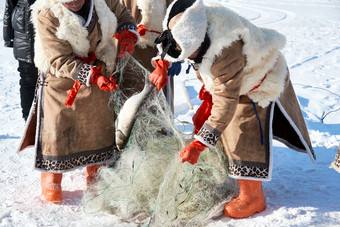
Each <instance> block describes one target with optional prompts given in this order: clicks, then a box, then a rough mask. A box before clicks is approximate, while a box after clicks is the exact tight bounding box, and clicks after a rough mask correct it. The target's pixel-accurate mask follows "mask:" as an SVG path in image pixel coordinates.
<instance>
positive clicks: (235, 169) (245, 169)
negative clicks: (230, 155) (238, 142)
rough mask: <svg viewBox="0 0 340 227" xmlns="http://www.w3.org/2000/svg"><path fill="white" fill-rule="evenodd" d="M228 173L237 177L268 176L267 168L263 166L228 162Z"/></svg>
mask: <svg viewBox="0 0 340 227" xmlns="http://www.w3.org/2000/svg"><path fill="white" fill-rule="evenodd" d="M228 172H229V175H231V176H238V177H254V178H262V179H263V178H268V176H269V169H268V168H265V167H255V166H241V165H236V164H233V163H229V169H228Z"/></svg>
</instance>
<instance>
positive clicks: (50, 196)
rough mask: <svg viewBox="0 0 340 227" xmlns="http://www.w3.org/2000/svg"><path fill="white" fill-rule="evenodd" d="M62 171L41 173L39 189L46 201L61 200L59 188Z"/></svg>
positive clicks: (54, 201)
mask: <svg viewBox="0 0 340 227" xmlns="http://www.w3.org/2000/svg"><path fill="white" fill-rule="evenodd" d="M62 177H63V174H62V173H44V172H42V173H41V190H42V195H43V197H44V199H45V200H46V201H48V202H53V203H60V202H61V201H62V200H63V197H62V190H61V179H62Z"/></svg>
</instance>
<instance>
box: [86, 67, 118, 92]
mask: <svg viewBox="0 0 340 227" xmlns="http://www.w3.org/2000/svg"><path fill="white" fill-rule="evenodd" d="M90 83H91V84H97V85H98V87H99V89H100V90H103V91H113V90H115V89H117V88H118V87H119V86H118V84H116V79H114V78H113V77H112V76H109V77H107V78H106V77H105V76H104V75H103V74H102V67H92V68H91V77H90Z"/></svg>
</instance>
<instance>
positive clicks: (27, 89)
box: [18, 61, 38, 121]
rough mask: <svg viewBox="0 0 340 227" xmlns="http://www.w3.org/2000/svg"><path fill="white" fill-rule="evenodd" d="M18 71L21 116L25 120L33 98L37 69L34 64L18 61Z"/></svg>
mask: <svg viewBox="0 0 340 227" xmlns="http://www.w3.org/2000/svg"><path fill="white" fill-rule="evenodd" d="M18 72H19V73H20V82H19V84H20V100H21V108H22V117H23V118H24V119H25V121H26V120H27V117H28V114H29V111H30V109H31V106H32V102H33V99H34V92H35V87H36V83H37V79H38V69H37V68H36V67H35V66H34V64H31V63H27V62H23V61H19V67H18Z"/></svg>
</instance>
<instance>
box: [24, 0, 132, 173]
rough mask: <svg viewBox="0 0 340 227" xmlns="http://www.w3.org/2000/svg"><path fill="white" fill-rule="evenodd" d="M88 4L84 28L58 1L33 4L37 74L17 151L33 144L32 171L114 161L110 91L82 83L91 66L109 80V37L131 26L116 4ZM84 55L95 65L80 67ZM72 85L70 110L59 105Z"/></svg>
mask: <svg viewBox="0 0 340 227" xmlns="http://www.w3.org/2000/svg"><path fill="white" fill-rule="evenodd" d="M89 2H90V3H91V5H92V3H93V5H92V6H93V8H92V9H93V11H92V14H91V11H90V13H89V19H88V20H87V23H86V24H85V25H83V24H82V23H81V22H80V21H81V20H80V18H79V17H78V16H77V15H75V14H74V13H71V12H70V11H68V10H67V9H66V8H65V7H63V6H62V5H61V4H60V3H58V2H57V1H54V0H38V1H37V2H36V3H35V4H34V5H33V23H34V26H35V29H36V46H35V48H36V49H35V50H36V55H37V57H36V59H35V61H36V65H37V67H38V68H39V70H40V73H41V75H40V82H39V86H38V90H37V97H36V103H35V105H34V108H33V109H32V110H31V113H30V117H29V121H28V123H27V127H26V131H25V135H24V136H23V139H22V143H21V145H20V148H19V150H22V149H24V148H25V147H27V146H29V145H33V144H34V145H35V150H36V164H35V167H36V168H37V169H39V170H41V171H48V172H65V171H68V170H71V169H74V168H77V167H81V166H87V165H93V164H99V163H105V162H108V161H110V160H112V159H114V158H115V156H116V154H115V149H114V120H115V119H114V113H113V109H112V105H113V104H112V103H111V102H110V97H111V92H106V91H102V90H100V89H99V88H98V86H97V85H90V86H89V85H86V84H84V83H83V82H84V81H83V80H81V79H82V76H83V75H84V74H86V75H87V73H88V72H89V70H90V68H91V67H93V66H102V67H103V70H102V72H103V73H104V74H106V75H111V73H112V72H113V70H114V62H115V56H116V47H115V45H114V42H113V40H112V36H113V35H114V33H115V32H116V31H117V29H118V30H119V29H124V28H123V27H124V26H126V25H127V24H131V25H133V26H135V23H134V20H133V18H132V16H131V14H130V12H129V11H128V10H127V9H126V8H125V7H124V6H123V5H121V4H120V3H119V1H118V0H93V2H92V1H88V2H87V3H89ZM84 22H86V20H85V21H84ZM89 52H94V53H95V55H96V60H95V62H91V63H90V64H84V63H83V62H81V61H80V60H77V59H76V58H75V57H76V56H77V57H87V55H88V53H89ZM74 80H79V81H81V82H82V85H81V86H80V90H79V91H78V93H77V96H76V98H75V101H74V103H73V105H72V107H67V106H65V105H64V102H65V99H66V97H67V95H68V93H69V91H70V89H71V88H72V86H73V84H74Z"/></svg>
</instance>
